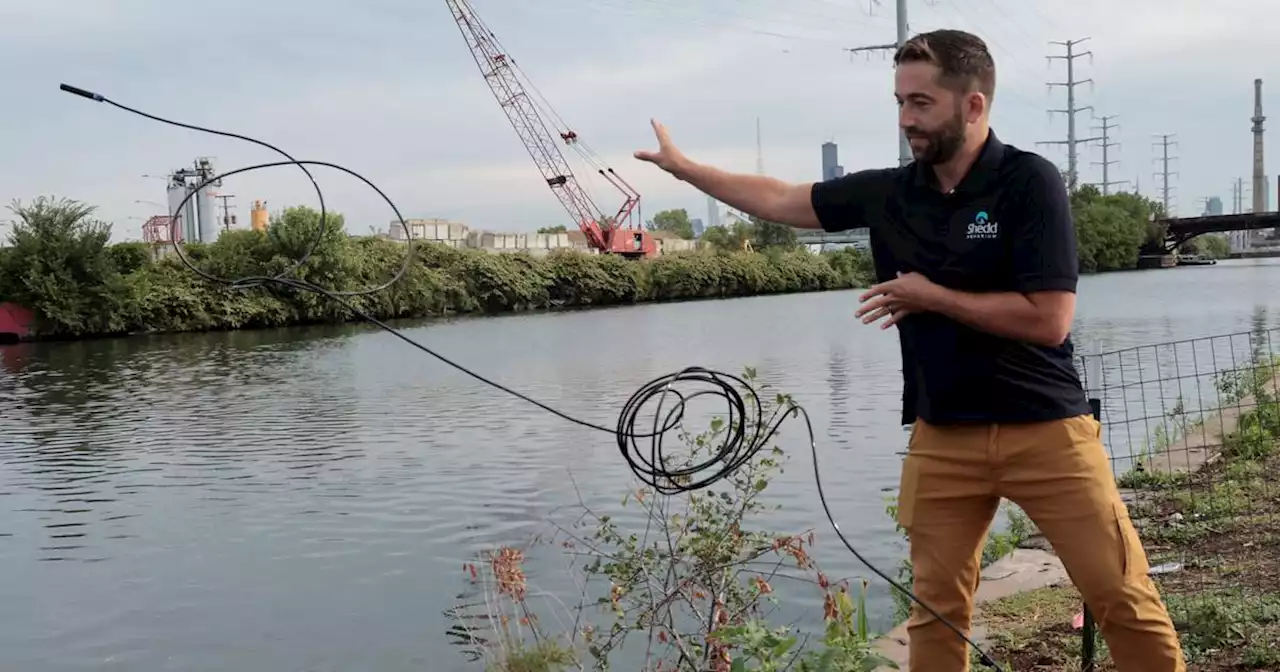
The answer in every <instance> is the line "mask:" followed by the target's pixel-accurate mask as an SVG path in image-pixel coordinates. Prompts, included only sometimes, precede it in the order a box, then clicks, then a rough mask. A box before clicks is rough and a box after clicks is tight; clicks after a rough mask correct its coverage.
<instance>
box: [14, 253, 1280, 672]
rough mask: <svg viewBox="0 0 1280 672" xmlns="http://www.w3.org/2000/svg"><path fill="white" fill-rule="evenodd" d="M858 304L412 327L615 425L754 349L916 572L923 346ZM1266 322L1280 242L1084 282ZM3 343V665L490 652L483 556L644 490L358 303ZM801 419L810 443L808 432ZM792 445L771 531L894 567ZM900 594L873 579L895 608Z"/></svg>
mask: <svg viewBox="0 0 1280 672" xmlns="http://www.w3.org/2000/svg"><path fill="white" fill-rule="evenodd" d="M856 298H857V294H856V293H855V292H836V293H824V294H807V295H792V296H775V297H761V298H751V299H739V300H729V301H708V302H698V303H681V304H667V305H651V306H638V307H628V308H618V309H609V310H598V311H591V312H576V313H567V314H548V315H530V316H511V317H501V318H483V319H460V320H456V321H450V322H436V323H429V324H422V323H418V324H409V325H404V326H405V328H406V331H407V333H408V334H409V335H411V336H413V337H415V338H418V339H420V340H422V341H424V342H426V343H427V344H429V345H431V346H432V347H435V348H437V349H439V350H440V351H441V352H442V353H445V354H447V355H449V356H452V357H454V358H456V359H457V360H458V361H460V362H461V363H463V364H466V365H471V366H474V367H475V368H476V369H478V370H479V371H480V372H482V373H483V374H486V375H489V376H491V377H493V378H495V379H496V380H499V381H501V382H503V383H505V384H508V385H510V386H512V387H515V388H517V389H519V390H520V391H522V392H524V393H527V394H529V395H531V396H533V397H536V398H538V399H540V400H542V401H544V402H546V403H548V404H550V405H552V406H554V407H557V408H560V409H564V410H566V411H569V412H571V413H572V414H574V415H577V416H580V417H582V418H585V419H588V420H591V421H594V422H597V423H602V424H605V425H610V424H611V423H612V422H613V421H614V419H615V416H616V413H617V410H618V409H619V408H620V406H621V404H622V403H623V402H624V401H625V400H626V399H627V398H628V397H629V396H630V395H631V393H632V392H633V391H634V390H635V389H636V388H638V387H639V386H640V385H642V384H643V383H645V382H647V381H648V380H650V379H651V378H654V377H656V376H658V375H660V374H663V373H668V372H673V371H676V370H679V369H681V368H683V367H686V366H689V365H693V364H697V365H701V366H706V367H710V368H716V369H722V370H725V371H730V372H736V371H740V370H741V369H742V367H744V366H754V367H757V368H758V370H759V372H760V376H761V378H762V380H764V381H765V382H767V383H769V384H771V385H773V386H775V387H776V388H777V389H778V390H780V391H786V392H790V393H792V394H793V395H794V397H795V398H796V400H797V401H799V402H800V403H801V404H803V405H805V406H806V407H807V408H808V410H809V412H810V413H811V414H812V416H813V419H814V423H815V427H816V431H817V438H818V442H819V448H820V451H821V455H822V460H823V462H822V468H823V474H824V476H825V482H826V484H827V488H828V493H829V498H830V501H831V503H832V505H833V508H834V510H835V513H836V516H837V518H838V519H839V520H840V522H841V525H842V528H843V529H844V530H845V531H846V533H847V534H849V535H850V536H851V537H852V538H853V539H854V540H855V541H856V543H858V544H860V546H861V550H863V552H864V554H865V555H866V556H867V557H868V558H869V559H870V560H872V561H873V562H874V563H877V564H878V565H879V566H881V567H883V568H884V569H886V570H892V569H893V567H894V566H895V565H896V563H897V561H898V560H899V559H900V558H901V557H902V554H903V552H904V549H903V546H902V544H901V543H900V542H899V540H898V539H897V538H896V537H895V535H894V532H893V524H892V521H891V520H890V519H889V518H888V517H887V516H886V514H885V513H884V499H883V498H884V496H885V494H886V492H885V491H891V490H892V489H893V488H894V487H895V486H896V483H897V469H898V464H899V460H900V457H899V455H898V452H899V451H901V450H902V449H903V447H904V444H905V439H906V434H905V433H904V431H903V430H902V428H900V427H899V426H898V425H897V415H898V408H899V399H900V394H901V381H900V362H899V359H898V350H897V343H896V336H895V335H894V334H893V333H892V332H883V331H880V330H879V329H876V328H872V327H865V326H862V325H860V324H859V323H858V322H857V321H856V320H855V319H854V317H853V311H854V308H855V306H856ZM1260 322H1261V323H1266V324H1267V325H1275V324H1277V323H1278V322H1280V263H1277V261H1276V260H1247V261H1231V262H1225V263H1220V264H1218V265H1217V266H1212V267H1194V268H1180V269H1172V270H1162V271H1146V272H1132V273H1116V274H1108V275H1102V276H1093V277H1087V278H1085V279H1083V280H1082V281H1081V285H1080V302H1079V309H1078V320H1077V325H1076V328H1075V339H1076V343H1077V347H1078V349H1079V350H1081V351H1084V352H1092V351H1099V350H1114V349H1119V348H1124V347H1130V346H1136V345H1142V344H1147V343H1153V342H1160V341H1169V340H1175V339H1184V338H1191V337H1198V336H1205V335H1213V334H1224V333H1231V332H1239V331H1247V330H1249V329H1251V328H1254V327H1256V326H1257V325H1258V324H1259V323H1260ZM0 357H2V359H0V363H2V368H0V404H2V408H3V412H2V413H0V624H2V627H0V669H6V670H10V669H12V670H31V671H35V670H58V671H60V670H80V669H94V670H141V669H146V670H182V671H191V670H229V669H243V670H355V669H360V670H379V671H388V672H390V671H400V670H431V671H433V672H434V671H436V670H449V669H466V666H465V664H464V661H463V659H462V657H461V656H460V655H459V654H458V652H457V651H456V650H455V649H454V648H453V647H451V646H450V645H449V644H448V643H447V641H446V637H445V635H444V631H445V629H446V628H447V627H448V621H447V619H446V618H445V616H444V615H443V613H442V612H443V611H444V610H446V609H448V608H449V607H451V606H453V605H454V604H456V603H457V600H458V599H459V594H460V593H461V592H462V591H463V590H464V589H465V587H466V581H465V579H464V576H463V572H462V571H461V570H462V563H463V561H464V560H466V559H467V558H468V557H469V555H470V554H471V553H473V552H475V551H476V550H479V549H482V548H490V547H493V546H494V545H497V544H520V543H522V542H524V541H526V540H528V539H529V538H531V537H532V536H534V535H537V534H539V533H546V532H548V522H547V521H548V520H549V518H554V515H555V512H556V511H557V507H563V506H566V505H571V504H573V503H575V502H577V501H578V498H579V496H581V497H582V498H583V499H584V500H585V501H586V502H588V503H589V504H590V505H591V506H592V507H593V508H596V509H599V510H601V511H604V512H609V513H612V512H615V510H616V509H617V508H618V507H619V503H620V500H621V499H622V495H623V494H624V493H625V492H626V491H627V490H628V489H630V488H633V487H635V482H634V481H633V479H632V477H631V476H630V474H629V473H628V472H627V470H626V467H625V465H624V463H623V461H622V460H621V458H620V457H619V455H618V454H617V449H616V447H614V445H613V444H612V442H611V440H610V437H609V436H607V435H604V434H601V433H599V432H594V431H592V430H589V429H584V428H581V427H576V426H574V425H571V424H569V423H567V422H564V421H562V420H560V419H557V418H555V417H553V416H550V415H548V414H546V413H545V412H543V411H541V410H539V409H537V408H534V407H532V406H530V405H528V404H526V403H524V402H522V401H519V400H516V399H513V398H511V397H508V396H504V395H503V394H500V393H498V392H495V391H493V390H491V389H489V388H486V387H485V386H483V385H481V384H480V383H477V382H475V381H473V380H471V379H468V378H466V377H465V376H463V375H462V374H460V373H458V372H456V371H454V370H452V369H449V368H447V367H445V366H444V365H442V364H440V363H439V362H437V361H435V360H433V359H431V358H429V357H427V356H425V355H423V354H421V353H418V352H416V351H414V350H411V349H410V348H409V347H408V346H406V345H405V344H403V343H401V342H400V341H397V340H396V339H394V338H393V337H391V336H389V335H387V334H384V333H380V332H377V331H374V330H370V329H368V328H364V327H361V326H342V327H326V328H314V329H290V330H279V331H269V332H245V333H231V334H206V335H179V336H164V337H151V338H132V339H117V340H106V341H94V342H82V343H61V344H25V345H20V346H11V347H4V348H0ZM800 431H801V430H800V426H799V424H798V423H797V424H793V425H790V426H789V429H788V430H786V431H784V435H783V444H784V446H785V447H787V448H789V449H803V448H804V447H805V444H804V442H803V439H802V437H801V434H800ZM794 455H795V457H794V461H793V464H792V465H791V468H789V469H788V470H787V471H786V473H785V474H783V475H782V476H780V477H779V480H778V481H777V483H776V485H775V486H773V487H771V488H770V489H769V490H768V491H767V493H766V494H768V500H767V501H768V502H770V503H776V504H780V505H782V507H783V509H782V510H781V511H780V512H779V513H777V514H775V515H774V516H773V517H772V519H771V520H770V524H771V526H772V527H773V528H775V529H778V530H780V531H781V530H786V531H795V532H801V531H804V530H808V529H813V530H815V531H816V533H817V538H818V540H819V542H818V548H817V557H818V560H819V561H820V562H821V563H822V564H823V565H824V568H825V569H826V570H827V573H828V574H830V575H832V576H837V577H839V576H854V577H857V576H867V575H868V574H867V572H866V570H865V569H864V568H862V567H861V566H859V565H858V564H857V563H856V561H855V560H854V559H853V558H852V557H851V556H849V555H848V554H847V553H846V552H845V551H844V550H843V549H842V548H837V542H836V541H835V540H834V537H833V535H832V534H831V532H830V530H829V529H828V528H827V527H826V523H825V519H824V518H823V517H822V514H821V511H820V509H819V508H818V501H817V497H816V495H815V493H814V492H813V486H812V481H811V478H812V473H811V471H810V469H811V466H810V464H809V457H808V455H807V453H806V452H799V451H798V450H796V451H794ZM574 484H576V492H575V487H574ZM579 493H580V495H579ZM623 520H624V524H627V523H626V522H625V521H632V522H634V519H628V518H624V519H623ZM535 556H536V557H535V558H534V559H533V561H532V562H531V565H530V567H529V570H528V571H529V573H530V580H531V582H533V583H535V584H538V585H541V586H563V585H565V583H564V582H565V581H566V579H564V576H565V575H567V574H569V573H570V572H571V571H572V570H571V569H569V568H568V567H567V560H565V559H564V558H561V557H559V556H558V555H557V554H556V553H553V552H551V551H550V550H546V549H544V550H543V551H541V552H540V553H539V552H535ZM786 589H787V590H789V591H795V592H798V593H799V594H806V595H807V594H808V593H807V592H806V587H804V586H803V585H801V586H800V587H799V588H794V587H786ZM780 590H781V588H780ZM886 590H887V587H886V586H884V585H883V584H882V583H879V582H877V583H874V584H873V585H872V593H873V598H874V605H875V607H876V614H877V620H878V624H879V625H880V626H881V627H883V626H884V625H885V624H886V621H885V619H886V618H887V617H888V612H889V609H888V604H889V603H888V598H887V595H886ZM568 597H569V598H571V597H572V596H568Z"/></svg>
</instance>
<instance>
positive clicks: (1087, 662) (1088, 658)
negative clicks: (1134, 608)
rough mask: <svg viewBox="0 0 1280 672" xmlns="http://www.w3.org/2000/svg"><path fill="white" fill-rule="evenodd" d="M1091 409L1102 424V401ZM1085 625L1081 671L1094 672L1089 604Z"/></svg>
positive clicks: (1095, 401) (1091, 403) (1093, 401)
mask: <svg viewBox="0 0 1280 672" xmlns="http://www.w3.org/2000/svg"><path fill="white" fill-rule="evenodd" d="M1089 409H1090V410H1092V411H1093V419H1094V420H1097V421H1098V422H1102V400H1101V399H1096V398H1094V399H1090V400H1089ZM1083 606H1084V624H1083V626H1082V627H1081V628H1080V669H1081V670H1083V671H1084V672H1094V667H1093V663H1094V658H1095V652H1094V645H1095V643H1096V642H1097V639H1098V638H1097V636H1096V635H1095V631H1096V630H1097V626H1096V625H1095V624H1094V622H1093V612H1091V611H1089V604H1088V603H1087V602H1086V603H1084V605H1083Z"/></svg>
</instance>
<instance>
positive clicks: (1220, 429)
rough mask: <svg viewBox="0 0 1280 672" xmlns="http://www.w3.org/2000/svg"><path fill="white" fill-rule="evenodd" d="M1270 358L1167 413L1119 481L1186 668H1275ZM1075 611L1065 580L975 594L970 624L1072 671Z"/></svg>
mask: <svg viewBox="0 0 1280 672" xmlns="http://www.w3.org/2000/svg"><path fill="white" fill-rule="evenodd" d="M1255 361H1257V360H1255ZM1277 366H1280V361H1277V360H1274V359H1273V358H1271V357H1269V356H1268V357H1265V358H1263V359H1262V361H1259V362H1258V363H1257V364H1255V365H1254V366H1252V367H1250V368H1248V369H1246V370H1244V371H1241V372H1236V373H1233V374H1228V375H1224V376H1220V377H1219V379H1218V380H1217V381H1216V382H1217V387H1218V390H1219V391H1220V393H1222V394H1223V398H1222V402H1223V403H1221V404H1220V405H1219V407H1217V408H1213V409H1209V410H1208V411H1207V412H1205V413H1203V414H1201V417H1200V418H1194V419H1190V418H1174V421H1175V423H1176V424H1178V425H1180V427H1181V430H1180V433H1179V436H1176V437H1174V438H1172V439H1164V440H1161V439H1160V438H1159V437H1158V436H1157V437H1156V438H1157V447H1156V449H1155V450H1154V451H1153V452H1151V453H1148V454H1147V455H1144V456H1141V458H1140V459H1139V460H1138V463H1137V464H1136V465H1135V467H1134V469H1133V470H1131V471H1129V472H1127V473H1126V474H1124V475H1123V476H1121V477H1120V478H1119V479H1118V481H1119V484H1120V486H1121V488H1122V494H1123V495H1124V496H1125V498H1126V500H1127V501H1128V502H1129V509H1130V515H1131V516H1132V517H1133V519H1134V521H1135V524H1136V525H1137V526H1138V529H1139V534H1140V536H1141V537H1142V540H1143V545H1144V547H1145V548H1146V551H1147V555H1148V559H1149V562H1150V565H1151V567H1152V571H1151V576H1152V579H1153V580H1154V581H1155V582H1156V584H1157V586H1158V587H1159V589H1160V591H1161V594H1162V596H1163V597H1164V600H1165V603H1166V605H1167V607H1168V609H1169V612H1170V614H1171V616H1172V617H1173V620H1174V623H1175V626H1176V627H1177V628H1178V631H1179V633H1180V634H1181V637H1182V643H1183V647H1184V651H1185V653H1186V656H1187V658H1188V661H1189V664H1190V667H1189V669H1190V670H1199V671H1214V672H1217V671H1225V670H1256V669H1274V668H1276V667H1278V666H1280V476H1277V475H1278V474H1280V388H1278V387H1277V376H1276V367H1277ZM1183 415H1185V414H1183ZM1080 614H1081V598H1080V595H1079V593H1078V592H1077V591H1076V590H1075V588H1074V587H1073V586H1071V584H1070V582H1069V581H1068V580H1065V579H1063V580H1061V581H1058V582H1055V584H1054V585H1051V586H1045V587H1039V588H1037V589H1035V590H1030V591H1027V592H1021V593H1017V594H1014V595H1009V596H1006V597H1003V598H1001V599H996V600H993V601H990V602H987V603H985V604H982V605H981V606H980V608H979V610H978V614H977V616H976V618H975V629H977V630H981V631H982V632H983V633H989V635H987V636H986V637H985V639H986V641H985V644H986V645H987V646H988V647H989V649H988V650H989V651H990V652H991V653H992V654H993V655H994V657H995V658H996V659H997V660H999V661H1000V662H1001V663H1003V664H1005V665H1009V666H1011V667H1012V669H1069V668H1071V669H1075V668H1073V667H1072V666H1073V665H1078V661H1079V660H1080V657H1081V641H1082V638H1081V630H1080V629H1079V625H1080ZM1096 651H1097V657H1096V660H1097V664H1098V666H1097V669H1099V670H1109V669H1114V667H1113V666H1112V665H1111V662H1110V657H1109V655H1108V653H1107V647H1106V644H1105V642H1104V641H1103V640H1102V638H1101V636H1100V635H1099V636H1098V639H1097V642H1096Z"/></svg>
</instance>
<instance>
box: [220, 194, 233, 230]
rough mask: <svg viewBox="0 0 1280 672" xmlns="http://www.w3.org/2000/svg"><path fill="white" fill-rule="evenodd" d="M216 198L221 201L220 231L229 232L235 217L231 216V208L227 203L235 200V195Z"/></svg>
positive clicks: (223, 195) (221, 195)
mask: <svg viewBox="0 0 1280 672" xmlns="http://www.w3.org/2000/svg"><path fill="white" fill-rule="evenodd" d="M218 198H219V199H221V200H222V230H223V231H230V230H231V225H232V224H235V223H236V217H235V215H233V214H231V206H229V205H228V204H227V201H229V200H231V199H233V198H235V194H219V195H218Z"/></svg>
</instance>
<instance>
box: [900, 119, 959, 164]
mask: <svg viewBox="0 0 1280 672" xmlns="http://www.w3.org/2000/svg"><path fill="white" fill-rule="evenodd" d="M964 126H965V124H964V115H962V114H960V111H959V110H957V111H956V114H955V116H954V117H952V118H951V120H950V121H948V122H946V123H944V124H942V126H940V127H938V129H937V130H934V131H926V130H923V129H921V128H919V127H917V126H911V127H908V128H906V129H904V130H905V132H906V134H907V138H908V139H917V138H921V139H924V140H926V141H927V144H926V145H925V147H924V149H919V150H917V149H916V148H915V147H912V148H911V153H912V155H913V156H915V158H916V160H917V161H920V162H922V163H926V164H930V165H937V164H940V163H946V162H947V161H950V160H951V159H952V157H954V156H955V155H956V152H958V151H960V148H961V147H962V146H964Z"/></svg>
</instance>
